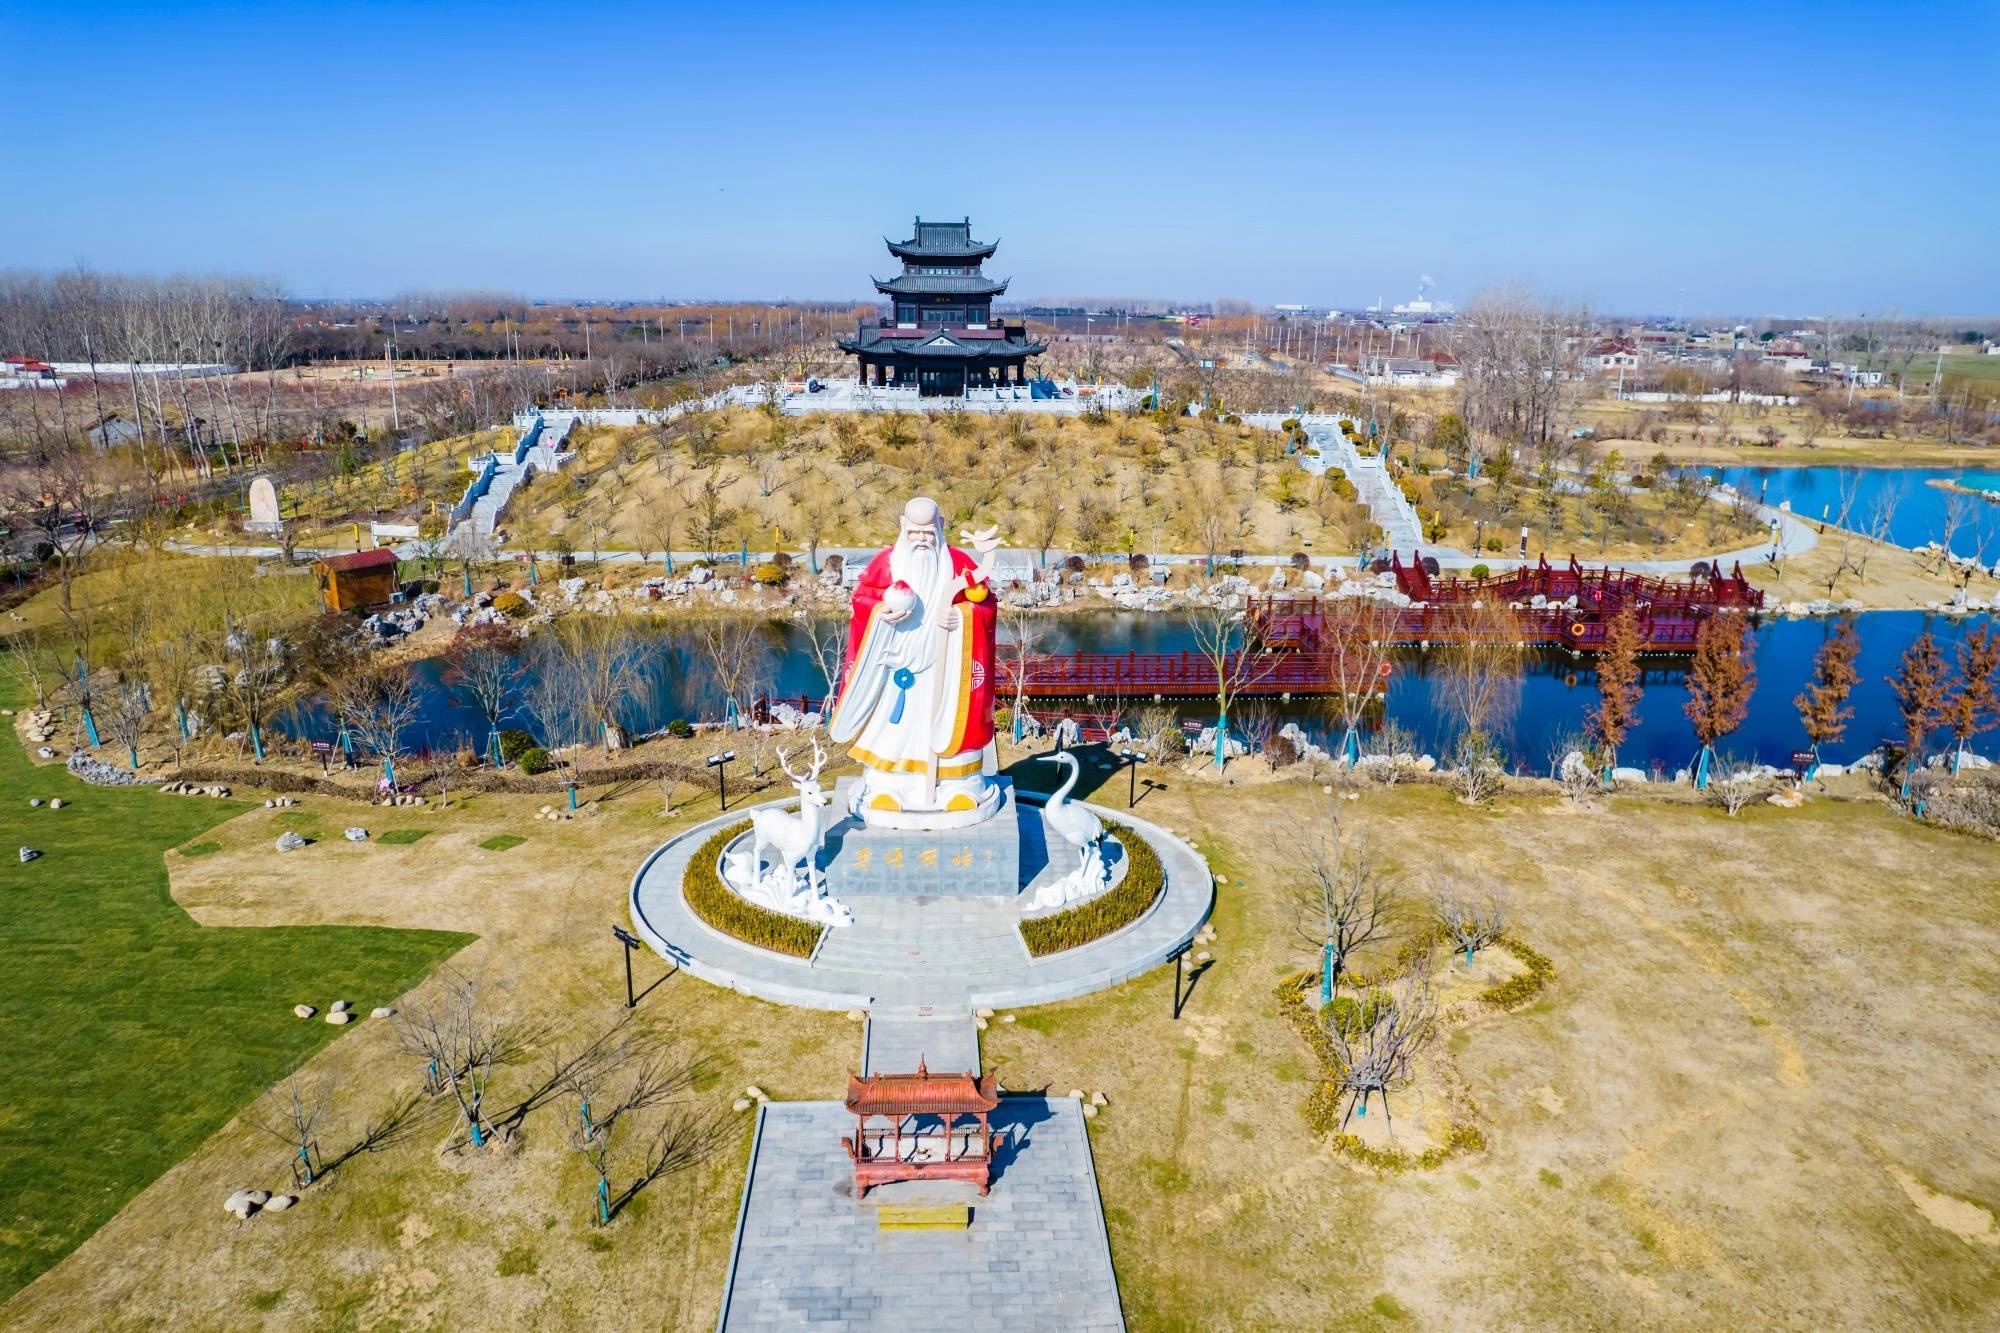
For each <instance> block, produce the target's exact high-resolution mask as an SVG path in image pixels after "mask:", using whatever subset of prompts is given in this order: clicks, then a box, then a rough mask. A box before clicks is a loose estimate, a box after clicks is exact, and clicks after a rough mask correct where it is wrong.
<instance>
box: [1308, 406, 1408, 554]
mask: <svg viewBox="0 0 2000 1333" xmlns="http://www.w3.org/2000/svg"><path fill="white" fill-rule="evenodd" d="M1299 420H1300V424H1301V425H1303V426H1304V427H1305V428H1306V435H1307V438H1308V439H1309V440H1310V441H1311V444H1312V452H1311V453H1309V454H1307V455H1305V456H1304V457H1302V458H1301V459H1300V460H1299V461H1300V463H1301V465H1302V466H1304V467H1305V469H1306V470H1307V471H1308V472H1313V473H1321V472H1325V471H1326V470H1327V469H1328V468H1330V467H1332V468H1338V469H1340V471H1341V472H1343V473H1345V474H1346V476H1347V479H1348V480H1349V481H1351V482H1353V483H1354V494H1355V496H1356V498H1357V499H1359V500H1360V501H1361V503H1362V504H1364V505H1366V506H1367V507H1368V514H1369V517H1371V518H1373V519H1374V520H1375V522H1376V524H1377V525H1378V526H1379V527H1380V528H1381V529H1382V541H1383V543H1384V544H1385V545H1387V546H1388V547H1389V548H1390V549H1391V550H1396V551H1411V550H1415V549H1417V548H1418V547H1420V546H1422V545H1423V544H1424V530H1423V524H1422V523H1421V522H1420V521H1419V520H1418V518H1417V511H1416V509H1415V507H1413V506H1412V505H1411V504H1410V501H1409V498H1408V497H1407V496H1405V495H1404V494H1403V492H1402V489H1401V488H1400V487H1398V486H1397V485H1396V479H1395V478H1394V477H1392V476H1390V475H1389V469H1388V468H1387V467H1386V466H1385V465H1384V464H1383V462H1382V458H1381V456H1380V455H1379V454H1378V455H1376V456H1374V457H1372V458H1363V457H1361V455H1360V454H1358V453H1357V452H1356V451H1355V448H1354V445H1353V444H1352V443H1350V442H1349V441H1348V438H1347V437H1346V436H1345V435H1343V434H1342V433H1341V430H1340V418H1339V417H1335V416H1319V415H1315V416H1306V417H1301V418H1300V419H1299Z"/></svg>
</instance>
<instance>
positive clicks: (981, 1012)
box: [972, 1009, 993, 1018]
mask: <svg viewBox="0 0 2000 1333" xmlns="http://www.w3.org/2000/svg"><path fill="white" fill-rule="evenodd" d="M972 1016H973V1017H974V1018H991V1017H993V1011H992V1010H991V1009H975V1010H973V1012H972Z"/></svg>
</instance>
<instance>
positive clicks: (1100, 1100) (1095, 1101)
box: [1090, 1092, 1105, 1106]
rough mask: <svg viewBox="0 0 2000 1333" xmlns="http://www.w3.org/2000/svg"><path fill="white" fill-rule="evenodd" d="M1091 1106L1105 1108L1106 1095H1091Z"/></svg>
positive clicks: (1099, 1093)
mask: <svg viewBox="0 0 2000 1333" xmlns="http://www.w3.org/2000/svg"><path fill="white" fill-rule="evenodd" d="M1090 1104H1091V1105H1092V1106H1103V1105H1104V1104H1105V1096H1104V1094H1103V1093H1101V1092H1093V1093H1091V1094H1090Z"/></svg>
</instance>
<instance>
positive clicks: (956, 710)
mask: <svg viewBox="0 0 2000 1333" xmlns="http://www.w3.org/2000/svg"><path fill="white" fill-rule="evenodd" d="M952 564H953V567H954V572H956V573H958V574H962V575H964V576H965V577H966V579H967V580H968V582H970V583H971V586H970V587H967V588H964V589H962V590H961V591H960V592H959V593H958V595H957V597H955V598H954V599H953V604H954V605H955V606H957V607H958V612H959V623H958V628H957V629H956V630H953V631H952V632H951V634H950V635H949V636H948V638H947V640H946V645H945V646H946V651H945V653H944V654H943V666H944V670H945V672H946V682H945V707H944V708H943V709H942V710H941V712H940V715H939V717H938V726H937V730H936V732H935V734H934V743H935V748H936V750H937V752H938V753H939V754H940V755H953V754H962V753H964V752H965V751H967V750H977V749H980V748H983V747H984V746H985V744H986V743H987V742H988V741H990V740H992V739H993V635H994V626H995V620H996V617H997V615H998V609H997V608H996V607H995V605H994V599H993V590H992V588H991V587H989V586H988V585H987V584H986V583H984V582H982V581H977V580H978V579H979V571H978V569H977V567H976V566H975V564H974V562H973V561H972V559H971V558H970V557H969V556H967V555H966V554H965V553H964V552H963V551H959V550H956V549H954V550H953V551H952Z"/></svg>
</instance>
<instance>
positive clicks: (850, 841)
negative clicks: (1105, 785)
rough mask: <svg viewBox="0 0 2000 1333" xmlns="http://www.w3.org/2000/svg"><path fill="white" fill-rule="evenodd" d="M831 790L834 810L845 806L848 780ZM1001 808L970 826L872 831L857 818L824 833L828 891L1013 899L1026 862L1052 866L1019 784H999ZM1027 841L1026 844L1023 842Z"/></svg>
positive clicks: (1037, 813) (822, 856)
mask: <svg viewBox="0 0 2000 1333" xmlns="http://www.w3.org/2000/svg"><path fill="white" fill-rule="evenodd" d="M856 781H858V779H856V778H842V779H841V780H840V782H839V784H838V785H837V786H836V787H835V788H834V802H833V808H834V809H836V810H844V809H846V808H847V797H848V795H849V790H848V789H849V787H850V784H852V783H854V782H856ZM996 787H997V789H998V792H999V807H998V809H996V810H995V811H994V812H993V815H992V817H991V818H988V819H984V820H981V821H980V822H979V823H977V824H973V825H971V826H969V827H966V828H957V829H949V828H947V829H894V828H875V827H871V826H869V825H866V824H863V823H861V822H860V821H859V820H857V819H855V818H854V817H853V816H852V815H846V816H843V817H842V818H841V819H839V820H838V821H837V822H835V823H834V824H833V825H832V827H830V828H828V829H827V831H826V844H825V846H824V847H823V848H822V849H821V851H820V856H819V864H820V867H821V868H822V869H823V870H824V871H825V873H826V887H827V891H828V892H829V893H831V894H833V895H834V896H835V897H836V898H846V897H869V896H875V897H884V896H893V897H902V898H914V897H960V896H963V897H971V896H988V897H1001V896H1004V897H1009V898H1011V897H1013V896H1014V895H1016V894H1018V893H1019V892H1020V891H1021V885H1022V880H1023V876H1022V873H1021V871H1022V865H1023V862H1024V861H1025V862H1026V863H1027V864H1028V865H1029V866H1031V867H1032V870H1031V871H1030V877H1032V874H1033V873H1034V872H1035V871H1039V870H1040V869H1041V868H1042V867H1043V866H1044V865H1046V864H1047V863H1048V850H1047V846H1046V840H1045V839H1046V835H1045V834H1044V832H1043V828H1042V819H1041V812H1040V811H1037V810H1028V811H1026V812H1025V813H1026V815H1027V816H1028V818H1026V819H1023V818H1022V817H1021V816H1022V814H1023V811H1022V810H1021V809H1020V808H1019V807H1018V806H1017V805H1016V803H1015V800H1014V784H1013V783H1011V782H1006V781H1001V782H999V783H996ZM1024 844H1027V845H1026V846H1025V847H1024Z"/></svg>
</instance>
